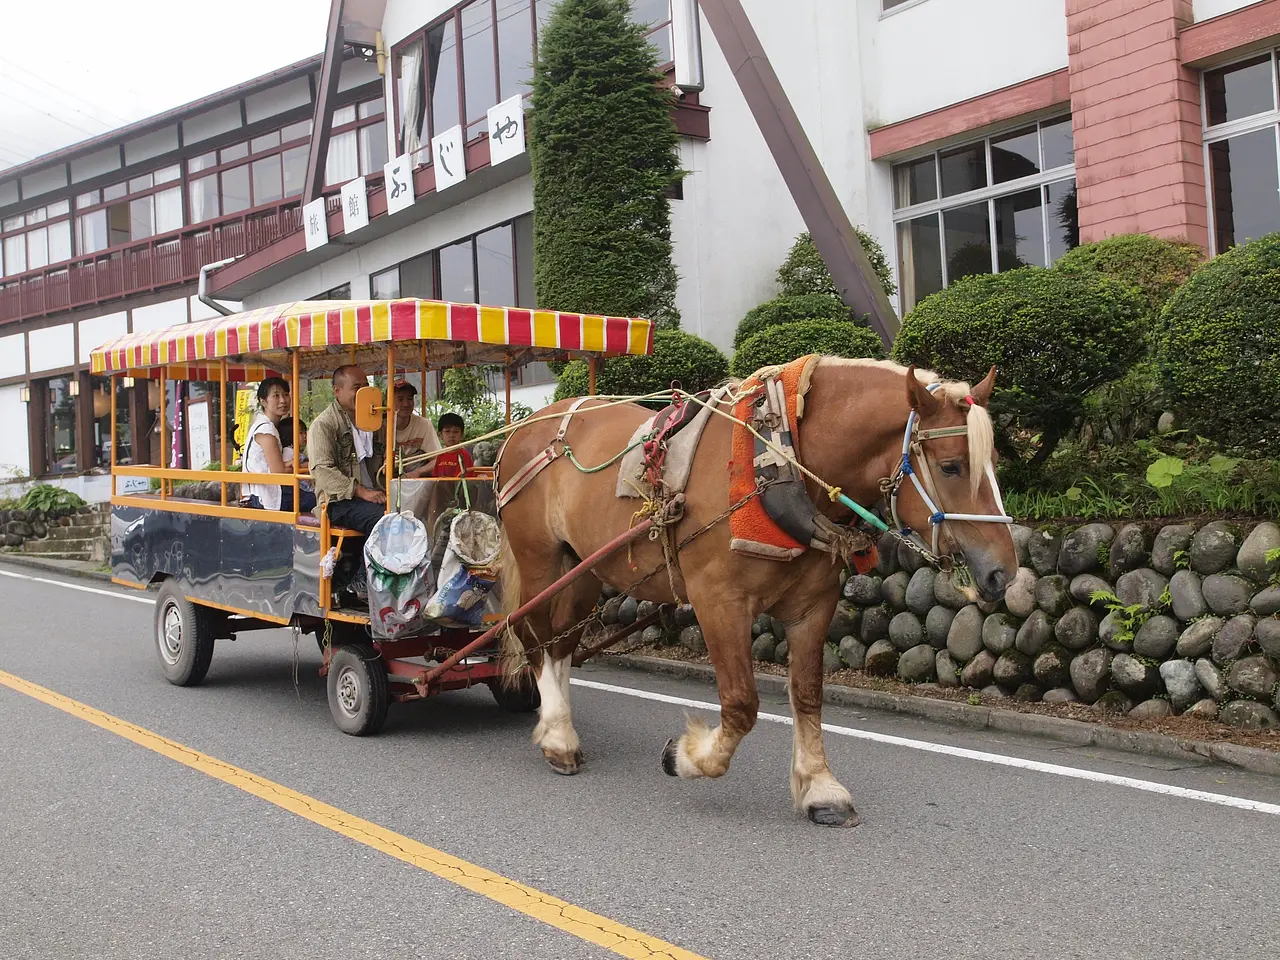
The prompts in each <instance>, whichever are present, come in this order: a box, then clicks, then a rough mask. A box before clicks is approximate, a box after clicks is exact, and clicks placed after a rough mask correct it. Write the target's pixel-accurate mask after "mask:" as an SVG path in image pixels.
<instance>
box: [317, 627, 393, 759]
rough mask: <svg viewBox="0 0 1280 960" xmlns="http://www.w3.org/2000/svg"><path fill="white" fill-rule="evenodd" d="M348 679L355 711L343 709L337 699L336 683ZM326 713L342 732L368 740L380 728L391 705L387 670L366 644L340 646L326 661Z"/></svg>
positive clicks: (337, 684) (376, 653) (378, 655)
mask: <svg viewBox="0 0 1280 960" xmlns="http://www.w3.org/2000/svg"><path fill="white" fill-rule="evenodd" d="M345 678H349V681H350V683H352V684H354V694H355V699H356V707H355V710H354V712H352V711H351V710H349V709H348V708H347V707H345V706H343V703H342V701H341V700H340V699H339V696H338V686H339V683H341V682H344V679H345ZM327 686H328V690H329V713H330V714H332V715H333V722H334V723H336V724H337V725H338V729H339V730H341V731H342V732H343V733H347V734H350V735H351V736H353V737H368V736H372V735H373V734H375V733H377V732H378V731H379V730H381V729H382V725H383V723H385V722H386V720H387V707H388V706H390V704H391V691H390V687H389V685H388V683H387V668H386V665H385V664H384V663H383V661H382V657H381V655H380V654H379V653H378V651H377V650H375V649H373V647H372V646H371V645H370V644H367V643H352V644H348V645H346V646H343V647H339V648H338V649H337V650H335V651H334V654H333V659H332V660H330V661H329V677H328V684H327Z"/></svg>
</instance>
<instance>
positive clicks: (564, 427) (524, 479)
mask: <svg viewBox="0 0 1280 960" xmlns="http://www.w3.org/2000/svg"><path fill="white" fill-rule="evenodd" d="M594 399H595V398H594V397H578V399H576V400H574V401H573V403H571V404H569V409H568V410H566V411H565V412H564V416H563V417H561V418H560V429H559V430H557V431H556V435H555V438H554V439H553V440H552V441H551V442H550V443H549V444H547V446H546V447H545V448H544V449H543V451H542V452H541V453H539V454H538V455H537V456H535V457H534V458H533V459H532V460H530V461H529V462H528V463H526V464H525V465H524V466H523V467H521V468H520V469H519V470H517V471H516V472H515V475H514V476H513V477H512V478H511V479H510V480H508V481H507V482H506V483H505V484H503V486H502V489H500V490H499V491H498V512H499V513H501V512H502V508H503V507H505V506H506V505H507V504H508V503H510V502H511V501H512V500H514V499H515V498H516V495H517V494H519V493H520V491H521V490H523V489H524V488H525V487H527V486H528V485H529V484H531V483H532V482H533V480H534V478H535V477H536V476H537V475H538V474H540V473H541V472H542V471H543V470H545V469H546V468H547V467H549V466H551V464H552V463H554V462H555V461H556V460H558V459H560V457H561V456H563V455H564V448H565V441H564V438H565V435H566V434H567V433H568V432H569V422H570V421H571V420H573V415H574V414H575V413H577V412H578V408H579V407H581V406H582V405H583V404H584V403H586V402H587V401H588V400H594ZM509 440H510V438H508V441H509ZM557 442H558V443H559V444H560V447H559V449H557V448H556V443H557ZM505 450H506V444H503V451H504V452H505ZM499 460H501V457H500V456H499ZM495 475H496V471H495Z"/></svg>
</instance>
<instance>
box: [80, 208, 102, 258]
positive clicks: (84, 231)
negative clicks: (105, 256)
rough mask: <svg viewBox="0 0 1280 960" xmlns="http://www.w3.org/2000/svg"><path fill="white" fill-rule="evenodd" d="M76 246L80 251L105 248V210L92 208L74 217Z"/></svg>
mask: <svg viewBox="0 0 1280 960" xmlns="http://www.w3.org/2000/svg"><path fill="white" fill-rule="evenodd" d="M76 247H77V249H78V250H79V251H80V252H81V253H97V252H98V251H99V250H105V249H107V211H106V210H94V211H92V212H91V213H86V214H82V215H81V216H79V217H77V218H76Z"/></svg>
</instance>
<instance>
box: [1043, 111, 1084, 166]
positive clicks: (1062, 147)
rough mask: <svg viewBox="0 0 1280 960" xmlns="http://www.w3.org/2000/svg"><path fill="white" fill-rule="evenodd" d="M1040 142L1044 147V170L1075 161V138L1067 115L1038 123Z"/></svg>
mask: <svg viewBox="0 0 1280 960" xmlns="http://www.w3.org/2000/svg"><path fill="white" fill-rule="evenodd" d="M1040 142H1041V144H1042V146H1043V147H1044V169H1045V170H1055V169H1057V168H1058V167H1066V166H1070V165H1071V164H1073V163H1075V162H1076V148H1075V140H1074V139H1073V137H1072V133H1071V118H1070V117H1069V116H1068V117H1062V118H1060V119H1058V120H1048V121H1046V122H1045V123H1042V124H1040Z"/></svg>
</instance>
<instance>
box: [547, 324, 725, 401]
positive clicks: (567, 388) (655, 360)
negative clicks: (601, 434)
mask: <svg viewBox="0 0 1280 960" xmlns="http://www.w3.org/2000/svg"><path fill="white" fill-rule="evenodd" d="M728 375H729V362H728V360H727V359H726V358H725V355H724V354H723V353H721V352H720V351H719V350H717V349H716V348H715V347H714V346H713V345H712V344H710V343H708V342H707V341H706V340H703V339H702V338H701V337H695V336H694V335H693V334H691V333H685V332H683V331H681V330H656V331H654V335H653V353H651V354H649V355H648V356H640V357H631V356H627V357H610V358H609V359H608V360H605V361H604V362H603V363H602V364H600V367H599V370H598V372H597V375H596V392H597V393H602V394H616V395H619V396H643V395H644V394H647V393H656V392H658V391H659V390H668V389H670V387H671V384H672V382H678V383H679V384H680V386H681V388H682V389H684V390H688V391H690V392H692V393H696V392H697V391H699V390H706V389H708V388H709V387H714V386H715V385H716V384H717V383H719V382H720V381H722V380H724V379H725V378H726V377H727V376H728ZM588 392H589V373H588V370H587V361H585V360H574V361H573V362H572V363H570V364H568V365H566V366H565V368H564V371H563V372H562V373H561V374H560V379H559V382H558V383H557V384H556V393H555V398H556V399H557V400H562V399H564V398H565V397H582V396H586V394H587V393H588Z"/></svg>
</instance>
